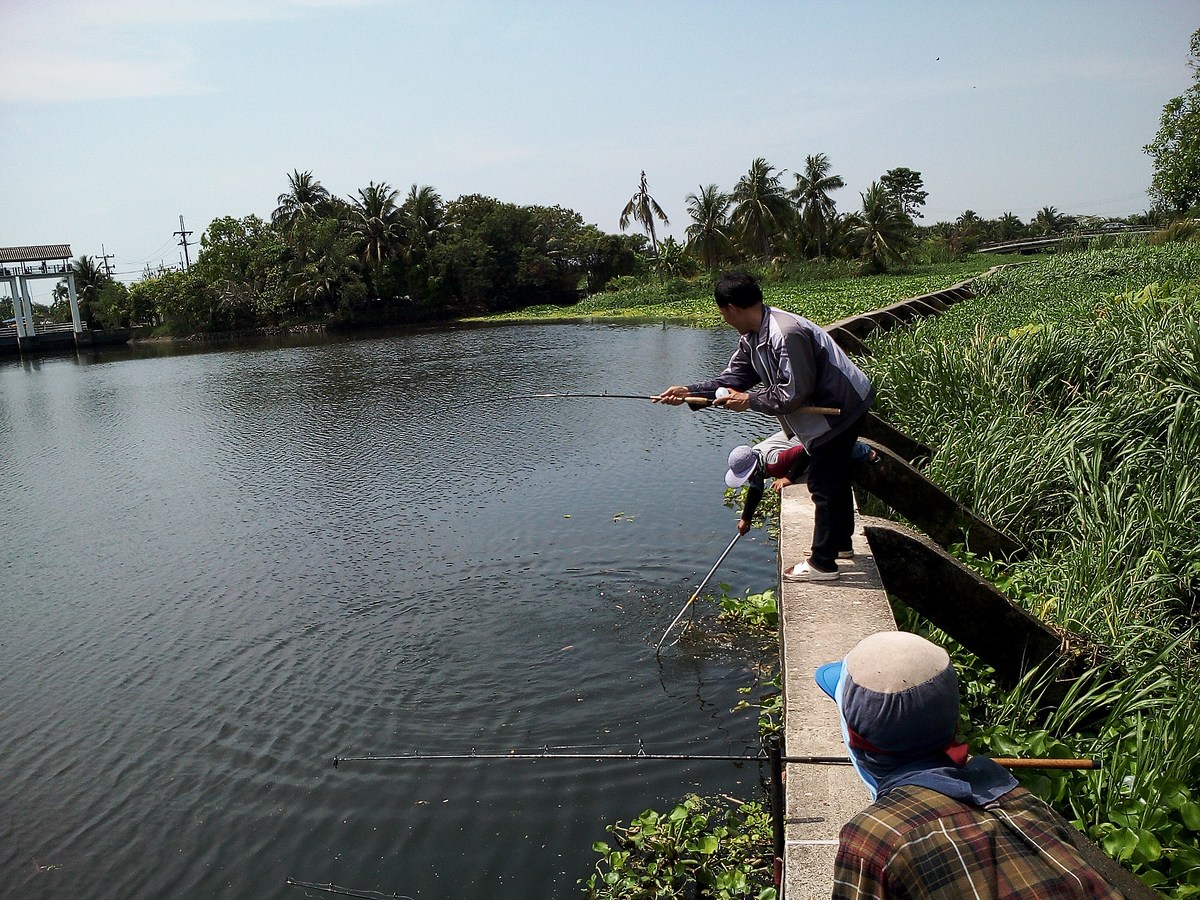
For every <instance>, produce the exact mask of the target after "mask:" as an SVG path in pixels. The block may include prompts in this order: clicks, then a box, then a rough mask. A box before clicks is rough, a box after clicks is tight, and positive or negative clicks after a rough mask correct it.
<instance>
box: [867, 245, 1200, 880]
mask: <svg viewBox="0 0 1200 900" xmlns="http://www.w3.org/2000/svg"><path fill="white" fill-rule="evenodd" d="M977 291H978V294H979V296H978V297H977V298H976V299H975V300H972V301H967V302H965V303H963V304H960V305H958V306H955V307H953V308H952V309H951V310H950V311H949V312H948V313H947V314H946V315H945V316H942V317H940V318H939V319H937V320H931V321H929V322H926V323H923V324H920V325H917V326H916V327H914V328H911V329H906V330H904V331H900V332H893V333H890V334H888V335H885V336H882V337H880V338H879V339H878V340H876V341H875V342H874V343H873V346H872V349H873V350H874V351H875V353H876V356H875V357H874V358H873V359H871V360H869V361H868V363H867V366H868V368H869V369H870V372H871V374H872V376H873V378H874V379H875V380H876V383H877V384H878V385H879V388H880V401H879V406H880V408H881V411H882V413H883V415H884V416H885V417H887V418H889V419H891V420H894V421H895V422H896V423H897V424H900V425H901V426H903V427H907V429H908V430H910V431H911V432H913V433H914V434H915V435H916V436H918V437H920V438H922V439H924V440H925V441H926V442H928V443H929V444H930V446H932V447H934V448H936V452H935V454H934V457H933V459H932V460H931V462H930V465H929V470H928V474H929V475H930V477H932V478H933V479H934V480H935V481H937V482H938V483H940V484H941V485H942V486H943V487H944V488H945V489H946V490H947V491H948V492H949V493H950V494H952V495H953V496H955V497H956V498H958V499H960V500H961V501H963V502H965V503H967V504H969V505H971V506H972V507H973V508H975V509H976V510H977V511H978V512H979V513H980V514H981V515H983V516H984V517H985V518H987V519H989V520H990V521H991V522H992V523H993V524H994V525H996V526H998V527H1000V528H1003V529H1006V530H1008V531H1009V532H1011V533H1013V534H1015V535H1016V536H1019V537H1020V538H1022V539H1023V540H1024V541H1025V542H1026V544H1027V545H1028V546H1029V547H1030V548H1031V549H1032V550H1033V551H1034V552H1033V554H1032V558H1031V559H1029V560H1027V561H1024V562H1021V563H1019V564H1016V565H1013V566H1011V567H1004V568H1000V567H992V566H988V567H985V568H986V570H987V572H988V574H990V575H992V577H993V578H994V579H995V580H996V581H997V582H998V583H999V584H1001V585H1002V586H1003V587H1004V588H1005V589H1006V590H1007V591H1008V593H1009V595H1010V596H1011V597H1012V598H1013V599H1014V600H1015V601H1016V602H1018V603H1020V604H1022V605H1023V606H1025V607H1026V608H1027V609H1029V610H1030V611H1031V612H1033V613H1034V614H1036V615H1038V616H1039V617H1040V618H1042V619H1043V620H1044V621H1046V622H1047V623H1049V624H1051V625H1052V626H1056V627H1059V628H1064V629H1070V630H1072V631H1075V632H1079V633H1082V634H1084V635H1086V636H1088V637H1089V638H1091V639H1092V640H1093V641H1095V642H1096V643H1098V644H1100V645H1103V646H1104V647H1107V648H1108V649H1109V652H1110V654H1111V657H1110V659H1109V660H1107V661H1105V662H1097V664H1096V666H1095V668H1094V669H1093V671H1092V674H1091V676H1090V677H1088V678H1085V679H1084V680H1083V681H1082V682H1081V683H1080V684H1079V685H1078V686H1077V688H1076V689H1075V690H1074V691H1073V692H1072V693H1071V694H1070V695H1069V696H1068V698H1067V701H1066V702H1064V703H1063V704H1061V705H1059V706H1058V707H1056V708H1055V709H1054V710H1053V711H1052V712H1051V713H1049V714H1048V715H1047V714H1046V713H1045V711H1042V712H1040V713H1039V712H1038V711H1037V710H1038V704H1037V703H1036V702H1030V698H1031V697H1034V698H1036V696H1037V694H1038V692H1039V691H1040V690H1041V689H1043V688H1044V686H1045V680H1046V676H1045V675H1035V676H1032V677H1031V678H1030V679H1029V681H1028V683H1027V684H1025V685H1022V687H1021V688H1019V689H1018V690H1017V691H1015V692H1011V693H1006V692H1003V691H1000V690H999V689H997V688H995V687H994V686H991V685H990V681H989V676H988V672H987V670H986V668H985V667H983V666H982V665H981V664H979V663H978V661H972V660H968V661H967V662H966V669H965V671H966V673H967V676H968V679H969V680H970V681H971V683H972V688H971V690H970V691H969V692H968V698H969V700H968V706H969V707H973V708H972V718H973V719H974V720H975V721H977V722H984V723H989V724H988V725H987V727H983V728H980V727H977V729H976V737H977V738H979V739H980V740H982V742H983V743H984V745H985V747H987V746H991V747H992V748H994V749H1004V748H1005V747H1009V748H1010V749H1013V750H1017V749H1025V750H1026V751H1028V750H1029V749H1030V747H1033V749H1035V750H1036V749H1037V747H1036V746H1035V745H1047V744H1053V743H1054V742H1055V741H1061V742H1065V744H1066V745H1070V746H1071V747H1072V749H1073V750H1075V751H1084V752H1088V753H1094V754H1097V755H1100V756H1101V757H1103V758H1104V759H1105V762H1106V766H1107V768H1106V770H1105V771H1104V772H1102V773H1099V774H1097V775H1074V776H1069V777H1068V776H1063V777H1062V778H1057V779H1054V778H1050V779H1048V778H1047V776H1038V777H1037V779H1035V781H1036V782H1037V783H1036V784H1035V786H1036V787H1038V788H1039V790H1040V792H1042V793H1043V795H1044V796H1046V797H1047V798H1048V799H1050V800H1052V801H1055V802H1057V803H1058V804H1059V806H1060V807H1062V808H1063V811H1064V812H1067V813H1068V814H1070V815H1072V816H1073V817H1074V818H1075V819H1076V821H1077V822H1078V823H1079V824H1080V825H1081V827H1084V828H1085V829H1086V830H1088V831H1089V832H1090V833H1091V834H1092V835H1093V836H1094V837H1095V838H1096V839H1097V840H1099V841H1100V842H1101V843H1102V844H1103V846H1104V847H1105V849H1106V850H1108V851H1109V852H1110V853H1112V854H1113V855H1114V856H1116V857H1117V858H1119V859H1122V860H1123V861H1125V862H1126V863H1127V864H1129V865H1131V866H1132V867H1133V868H1134V870H1135V871H1137V872H1138V874H1140V875H1141V876H1142V877H1143V878H1144V879H1146V880H1147V881H1149V882H1151V883H1152V884H1155V885H1156V886H1158V887H1159V888H1160V889H1162V890H1165V891H1170V892H1172V893H1173V894H1174V895H1175V896H1180V897H1184V896H1196V895H1200V853H1197V852H1196V843H1197V837H1198V835H1200V763H1198V762H1197V761H1198V760H1200V704H1198V703H1196V702H1195V698H1196V696H1197V694H1198V693H1200V634H1198V633H1197V628H1196V618H1195V617H1196V614H1197V612H1198V611H1200V609H1198V608H1200V537H1198V535H1200V531H1198V527H1200V465H1198V463H1200V324H1198V323H1200V246H1197V245H1195V244H1175V245H1170V246H1165V247H1159V248H1152V247H1145V246H1130V247H1125V248H1114V249H1105V250H1099V251H1092V252H1087V253H1081V254H1075V255H1060V256H1057V257H1053V258H1048V259H1046V260H1043V261H1040V262H1037V263H1031V264H1027V265H1023V266H1019V267H1013V268H1011V269H1005V270H1003V271H1001V272H999V273H996V274H994V275H992V276H989V277H987V278H985V279H980V281H979V282H977ZM1114 665H1115V666H1116V669H1114V668H1113V666H1114ZM1114 671H1118V672H1120V673H1122V674H1121V675H1120V677H1119V680H1117V681H1116V682H1114V681H1113V675H1112V673H1113V672H1114Z"/></svg>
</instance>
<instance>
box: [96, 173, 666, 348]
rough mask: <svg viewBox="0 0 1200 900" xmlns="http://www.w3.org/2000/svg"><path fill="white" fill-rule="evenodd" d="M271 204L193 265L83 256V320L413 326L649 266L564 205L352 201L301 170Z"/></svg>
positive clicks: (227, 220)
mask: <svg viewBox="0 0 1200 900" xmlns="http://www.w3.org/2000/svg"><path fill="white" fill-rule="evenodd" d="M276 202H277V207H276V209H275V211H274V213H273V214H272V216H271V220H270V221H269V222H268V221H264V220H263V219H262V218H260V217H258V216H254V215H250V216H245V217H243V218H240V219H239V218H234V217H229V216H227V217H223V218H219V219H216V220H214V221H213V222H212V223H211V224H210V225H209V226H208V228H207V229H206V230H205V232H204V234H203V236H202V237H201V239H200V253H199V257H198V259H197V260H196V262H195V263H193V264H192V265H191V266H190V267H189V268H187V269H186V270H183V271H179V270H164V271H158V272H150V271H147V272H146V273H145V274H144V277H143V278H142V280H140V281H138V282H137V283H135V284H134V285H132V286H131V287H130V288H128V289H125V288H124V286H122V285H118V284H117V283H116V282H114V281H112V279H111V278H108V277H107V276H105V275H104V274H103V273H102V272H99V271H98V270H96V267H95V262H94V260H93V259H92V258H90V257H81V258H80V259H79V260H76V261H75V263H74V268H75V272H76V283H77V286H78V287H79V291H80V300H81V304H82V306H83V315H84V318H85V319H86V320H88V321H89V322H91V323H92V324H93V325H96V326H98V327H116V326H121V325H128V324H131V323H133V324H139V323H156V324H162V325H164V326H166V327H167V328H168V329H169V330H170V331H172V332H174V333H179V334H184V333H194V332H209V331H237V330H242V329H249V328H260V327H264V326H266V327H270V326H276V325H294V324H300V323H305V322H321V323H327V324H334V325H339V324H340V325H347V326H350V325H369V324H370V325H373V324H392V323H413V322H423V321H432V320H438V319H446V318H451V317H456V316H462V315H467V314H486V313H492V312H502V311H507V310H512V309H518V308H520V307H523V306H527V305H530V304H536V303H560V304H561V303H571V302H573V301H574V300H576V299H577V298H578V297H579V294H580V291H581V290H586V291H596V290H601V289H602V288H603V287H604V285H605V284H606V283H607V282H608V281H609V280H611V279H612V278H614V277H616V276H618V275H630V274H633V273H635V272H637V271H638V270H639V266H641V267H643V268H644V266H645V256H646V254H645V251H646V240H645V239H644V238H643V237H641V236H640V235H635V236H624V235H612V234H605V233H604V232H602V231H601V230H600V229H598V228H597V227H595V226H593V225H586V224H584V222H583V219H582V218H581V217H580V216H579V215H578V214H577V213H575V212H572V211H571V210H569V209H564V208H562V207H559V206H550V207H546V206H518V205H515V204H512V203H504V202H502V201H500V200H496V199H493V198H491V197H484V196H480V195H469V196H464V197H459V198H458V199H456V200H452V201H450V202H444V201H443V200H442V198H441V197H440V196H439V195H438V193H437V192H436V191H435V190H434V189H433V188H431V187H420V186H417V185H415V184H414V185H413V186H412V187H411V189H410V190H409V191H408V193H407V194H406V195H405V196H403V197H401V196H400V193H399V191H397V190H396V189H395V188H393V187H392V186H391V185H389V184H388V183H386V182H379V183H376V182H371V183H369V184H368V185H367V186H366V187H365V188H362V189H360V190H359V191H357V193H356V194H355V195H354V196H353V197H350V198H348V199H344V200H343V199H341V198H339V197H337V196H335V195H333V194H332V193H330V192H329V191H328V190H327V189H326V188H325V187H324V186H323V185H322V184H321V183H320V181H318V180H317V179H316V178H315V177H314V176H313V174H312V173H311V172H300V171H294V172H292V174H291V175H290V176H288V190H287V191H285V192H284V193H282V194H280V195H279V197H278V200H277V201H276Z"/></svg>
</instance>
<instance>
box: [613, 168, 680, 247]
mask: <svg viewBox="0 0 1200 900" xmlns="http://www.w3.org/2000/svg"><path fill="white" fill-rule="evenodd" d="M655 217H657V218H658V219H660V220H661V221H662V223H663V224H664V225H670V224H671V223H670V222H668V221H667V214H666V213H665V212H663V211H662V207H661V206H659V205H658V201H657V200H655V199H654V198H653V197H651V196H650V189H649V188H648V187H646V170H645V169H642V180H641V182H640V183H639V184H638V189H637V190H636V191H635V192H634V195H633V196H632V197H630V198H629V202H628V203H626V204H625V208H624V209H623V210H621V219H620V221H619V222H618V223H617V224H618V225H620V226H621V230H622V231H624V230H625V229H626V228H628V227H629V220H630V219H633V220H634V221H635V222H637V223H639V224H640V225H641V226H642V228H644V229H645V230H646V234H647V235H648V236H649V238H650V246H651V247H653V248H654V255H655V256H658V236H657V235H655V233H654V219H655Z"/></svg>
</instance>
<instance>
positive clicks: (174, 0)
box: [0, 0, 1200, 293]
mask: <svg viewBox="0 0 1200 900" xmlns="http://www.w3.org/2000/svg"><path fill="white" fill-rule="evenodd" d="M1197 27H1200V4H1198V3H1196V2H1195V0H1174V2H1172V0H1128V2H1105V0H1089V2H1084V0H1041V2H1036V3H1034V2H1013V0H1010V2H1006V3H999V4H997V3H983V2H974V0H960V2H957V3H949V2H945V0H942V2H924V0H909V2H904V3H897V2H895V0H891V2H860V3H845V4H843V3H830V2H790V3H788V2H770V0H757V2H741V3H733V2H723V3H718V2H703V0H691V2H671V0H660V2H653V3H651V2H636V3H635V2H604V3H601V2H583V0H580V2H571V0H558V2H492V3H488V2H480V0H462V2H456V0H446V2H417V0H412V2H404V0H189V2H186V3H185V2H181V0H3V2H2V3H0V44H2V48H3V49H2V50H0V129H2V134H3V138H2V139H0V246H12V245H20V244H40V243H59V242H67V243H70V244H71V247H72V250H73V252H74V254H75V255H76V256H78V255H80V254H84V253H86V254H96V255H98V254H100V253H101V248H102V247H103V248H104V249H105V250H106V251H107V252H108V253H111V254H113V257H114V259H113V263H114V265H115V267H116V270H117V271H118V272H120V273H122V277H123V278H124V279H125V280H130V279H131V278H133V277H136V275H137V274H138V273H139V272H140V271H141V269H142V268H143V266H144V265H146V264H147V263H150V264H152V265H157V264H158V263H159V262H160V261H163V262H165V263H167V264H168V265H171V264H177V263H178V261H179V256H180V252H181V251H180V248H179V247H178V246H177V243H176V241H177V238H175V237H174V236H173V234H172V232H174V231H176V230H178V228H179V216H180V215H181V214H182V215H183V216H184V219H185V222H186V225H187V228H188V229H190V230H192V231H193V232H194V233H193V235H192V240H194V241H195V240H199V238H200V235H201V233H202V232H203V230H204V228H205V227H206V226H207V224H208V223H209V222H210V221H211V220H212V219H214V218H216V217H218V216H225V215H232V216H239V217H240V216H244V215H248V214H251V213H254V214H257V215H260V216H263V217H264V218H265V217H269V216H270V213H271V211H272V210H273V209H274V207H275V205H276V202H275V201H276V197H277V196H278V195H279V194H280V193H282V192H283V191H284V190H286V188H287V174H288V173H289V172H291V171H292V170H293V169H299V170H301V171H303V170H311V171H312V172H313V173H314V175H315V176H316V177H317V178H318V179H319V180H320V181H321V182H322V183H323V184H324V185H325V186H326V187H327V188H329V189H330V190H331V191H333V192H334V193H336V194H339V195H341V196H351V195H354V194H355V192H356V191H357V190H358V189H359V188H362V187H365V186H366V185H367V183H368V182H370V181H376V182H379V181H386V182H388V183H390V184H391V185H393V186H395V187H397V188H399V189H400V190H401V192H402V193H403V192H405V191H407V189H408V187H409V185H411V184H413V183H416V184H420V185H432V186H433V187H434V188H435V189H436V190H437V191H438V192H439V193H440V194H441V195H442V197H443V198H444V199H447V200H449V199H453V198H454V197H457V196H460V195H462V194H467V193H482V194H487V195H490V196H493V197H496V198H498V199H500V200H504V201H509V202H513V203H522V204H527V203H528V204H533V203H536V204H546V205H552V204H558V205H562V206H566V207H570V208H571V209H574V210H575V211H577V212H578V213H580V214H581V215H582V216H583V218H584V219H585V220H586V221H588V222H591V223H594V224H596V225H598V226H599V227H601V228H603V229H605V230H607V231H617V230H618V227H617V220H618V217H619V214H620V210H621V208H622V206H624V204H625V202H626V201H627V200H628V199H629V197H630V195H631V194H632V193H633V192H634V190H635V189H636V187H637V182H638V175H639V173H640V172H641V170H642V169H645V171H646V174H647V178H648V181H649V187H650V192H651V194H653V195H654V197H655V198H656V199H657V200H658V201H659V203H660V204H661V205H662V206H663V208H664V209H665V211H666V212H667V214H668V216H669V217H670V220H671V224H670V226H669V227H667V228H665V229H664V231H666V232H667V233H673V234H675V235H676V236H677V237H681V236H682V235H683V231H684V229H685V228H686V226H687V224H688V218H687V214H686V206H685V202H686V196H687V195H688V194H689V193H692V192H697V191H698V190H699V188H700V187H701V186H702V185H707V184H709V183H716V184H718V185H720V186H721V187H722V188H725V189H729V188H731V187H732V186H733V184H734V183H735V182H736V180H737V179H738V177H739V176H740V175H741V174H742V173H744V172H745V171H746V169H748V168H749V165H750V162H751V161H752V160H753V159H754V158H755V157H758V156H762V157H764V158H766V159H767V161H768V162H770V163H771V164H772V165H774V166H775V167H776V168H777V169H782V170H786V171H785V173H784V176H783V178H784V183H785V184H787V185H789V186H790V185H791V184H793V183H794V176H793V172H795V171H796V170H799V169H801V168H802V167H803V165H804V159H805V157H806V156H808V155H810V154H814V153H825V154H827V155H828V156H829V158H830V160H831V162H832V168H833V172H835V173H837V174H840V175H841V176H842V177H843V178H844V179H845V181H846V185H847V186H846V188H844V189H843V190H841V191H838V192H836V193H835V194H834V195H833V196H834V199H835V200H836V201H837V204H838V209H839V210H840V211H848V210H852V209H857V208H858V207H859V206H860V205H861V199H860V197H859V194H860V192H862V191H865V190H866V189H867V187H868V186H869V185H870V183H871V182H872V181H873V180H875V179H877V178H878V177H879V176H880V175H882V174H883V173H884V172H886V171H887V170H888V169H891V168H894V167H897V166H907V167H909V168H911V169H916V170H917V171H919V172H921V173H922V176H923V177H924V180H925V186H926V189H927V190H928V191H929V199H928V203H927V206H926V209H925V220H924V221H925V222H936V221H940V220H952V219H954V218H956V217H957V216H958V215H959V214H960V213H961V212H963V210H965V209H973V210H975V211H976V212H977V213H979V214H980V215H982V216H989V217H991V216H998V215H1000V214H1001V213H1004V212H1008V211H1011V212H1014V213H1016V214H1017V215H1018V216H1020V217H1021V218H1022V219H1024V220H1026V221H1028V220H1029V219H1030V218H1032V217H1033V215H1034V214H1035V213H1036V212H1037V210H1038V209H1040V208H1041V207H1043V206H1054V207H1057V208H1058V209H1059V211H1060V212H1064V213H1087V214H1097V215H1112V216H1120V215H1128V214H1129V213H1134V212H1141V211H1143V210H1145V209H1146V208H1147V207H1148V206H1149V200H1148V198H1147V196H1146V193H1145V191H1146V187H1147V186H1148V185H1149V181H1150V172H1151V165H1150V159H1149V157H1148V156H1146V154H1145V153H1143V151H1142V147H1143V146H1144V145H1145V144H1146V143H1148V142H1149V141H1150V140H1151V139H1152V138H1153V136H1154V133H1155V131H1156V130H1157V127H1158V119H1159V115H1160V113H1161V110H1162V105H1163V104H1164V103H1165V102H1166V101H1167V100H1168V99H1169V98H1171V97H1173V96H1177V95H1178V94H1181V93H1182V92H1183V91H1184V90H1185V89H1186V88H1187V87H1188V85H1189V84H1190V83H1191V72H1190V70H1189V69H1188V68H1187V65H1186V61H1187V50H1188V39H1189V36H1190V35H1191V33H1192V32H1193V31H1194V30H1195V29H1196V28H1197ZM192 252H193V253H194V252H195V248H193V250H192ZM193 258H194V257H193ZM49 289H50V285H49V283H48V282H47V283H46V292H47V293H48V291H49Z"/></svg>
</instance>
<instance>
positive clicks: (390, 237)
mask: <svg viewBox="0 0 1200 900" xmlns="http://www.w3.org/2000/svg"><path fill="white" fill-rule="evenodd" d="M399 195H400V192H399V191H397V190H396V189H395V188H393V187H392V186H391V185H389V184H388V183H387V182H386V181H381V182H380V183H379V184H376V183H375V182H374V181H372V182H370V183H369V184H368V185H367V186H366V187H365V188H359V190H358V197H357V198H351V200H350V209H349V220H350V233H351V235H352V236H353V237H354V239H355V242H356V243H357V245H358V256H359V259H361V260H362V261H363V262H364V263H365V264H366V265H367V266H368V268H371V269H377V268H379V267H380V266H381V265H383V264H384V263H385V262H388V261H390V260H393V259H395V258H396V256H397V254H398V253H399V250H400V246H401V238H402V236H403V230H402V228H401V224H400V207H399V206H397V205H396V198H397V197H398V196H399Z"/></svg>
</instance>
